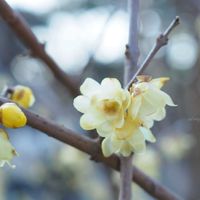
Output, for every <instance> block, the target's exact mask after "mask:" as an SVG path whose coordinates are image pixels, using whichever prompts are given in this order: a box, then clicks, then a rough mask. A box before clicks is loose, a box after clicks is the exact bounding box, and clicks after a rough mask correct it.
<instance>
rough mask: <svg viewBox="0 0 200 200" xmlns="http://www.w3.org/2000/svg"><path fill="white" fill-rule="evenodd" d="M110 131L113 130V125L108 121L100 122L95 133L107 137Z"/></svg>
mask: <svg viewBox="0 0 200 200" xmlns="http://www.w3.org/2000/svg"><path fill="white" fill-rule="evenodd" d="M112 132H113V127H112V126H111V124H110V123H109V122H108V121H106V122H104V123H102V124H101V125H99V126H98V127H97V133H98V134H99V135H100V136H101V137H107V136H108V135H111V134H112Z"/></svg>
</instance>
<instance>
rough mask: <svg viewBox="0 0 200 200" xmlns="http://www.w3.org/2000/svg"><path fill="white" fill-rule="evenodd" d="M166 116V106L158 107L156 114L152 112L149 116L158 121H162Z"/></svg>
mask: <svg viewBox="0 0 200 200" xmlns="http://www.w3.org/2000/svg"><path fill="white" fill-rule="evenodd" d="M165 116H166V110H165V108H161V109H158V110H157V111H156V112H155V113H154V114H152V115H151V116H149V117H150V118H152V119H154V120H156V121H161V120H163V119H164V118H165Z"/></svg>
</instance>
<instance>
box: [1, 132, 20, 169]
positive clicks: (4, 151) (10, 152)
mask: <svg viewBox="0 0 200 200" xmlns="http://www.w3.org/2000/svg"><path fill="white" fill-rule="evenodd" d="M16 155H18V154H17V152H16V150H15V148H14V147H13V146H12V144H11V143H10V141H9V137H8V134H7V133H6V132H5V131H4V130H3V129H0V167H3V166H4V164H5V163H7V164H8V165H9V166H11V167H14V166H13V165H11V164H10V161H11V160H12V159H13V157H14V156H16Z"/></svg>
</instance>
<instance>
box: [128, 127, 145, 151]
mask: <svg viewBox="0 0 200 200" xmlns="http://www.w3.org/2000/svg"><path fill="white" fill-rule="evenodd" d="M129 143H130V144H131V145H132V147H133V151H134V152H135V153H141V152H144V150H145V149H146V145H145V138H144V135H143V134H142V132H141V131H140V130H138V131H136V132H135V133H134V134H133V136H132V138H131V139H130V140H129Z"/></svg>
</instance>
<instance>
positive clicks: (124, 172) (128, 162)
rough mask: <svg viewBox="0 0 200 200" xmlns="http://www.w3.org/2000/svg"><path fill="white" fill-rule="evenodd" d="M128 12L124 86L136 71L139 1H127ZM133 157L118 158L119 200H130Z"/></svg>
mask: <svg viewBox="0 0 200 200" xmlns="http://www.w3.org/2000/svg"><path fill="white" fill-rule="evenodd" d="M128 10H129V16H130V17H129V41H128V45H126V52H125V56H126V57H125V66H124V86H126V84H127V83H128V82H129V81H130V79H131V78H132V76H133V73H134V69H137V63H138V58H139V47H138V16H139V0H128ZM132 159H133V155H130V156H128V157H123V156H121V157H120V164H121V170H120V175H121V182H120V194H119V200H131V196H132V194H131V191H132V187H131V176H130V174H132Z"/></svg>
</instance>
